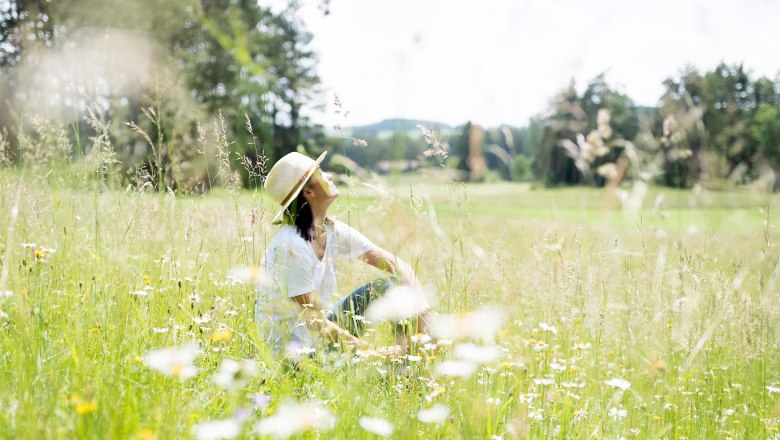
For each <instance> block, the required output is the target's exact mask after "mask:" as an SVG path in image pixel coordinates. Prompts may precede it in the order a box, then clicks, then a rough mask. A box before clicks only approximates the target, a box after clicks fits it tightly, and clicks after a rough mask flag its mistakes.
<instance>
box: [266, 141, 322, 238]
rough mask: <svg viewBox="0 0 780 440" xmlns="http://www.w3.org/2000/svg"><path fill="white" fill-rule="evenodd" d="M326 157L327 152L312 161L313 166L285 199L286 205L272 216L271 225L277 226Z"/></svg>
mask: <svg viewBox="0 0 780 440" xmlns="http://www.w3.org/2000/svg"><path fill="white" fill-rule="evenodd" d="M327 155H328V152H327V151H323V152H322V154H320V157H318V158H317V160H315V161H314V164H312V166H311V167H310V168H309V170H308V171H307V172H306V174H304V175H303V177H301V180H300V181H299V183H298V185H297V186H296V187H295V189H294V190H293V191H292V192H291V193H290V196H289V197H288V199H287V203H285V204H283V205H282V209H281V210H280V211H279V212H278V213H277V214H276V215H275V216H274V218H273V220H271V223H273V224H277V223H280V222H281V221H282V216H284V211H287V208H288V207H289V206H290V204H291V203H292V202H293V200H295V199H296V198H298V194H300V193H301V190H302V189H303V185H305V184H306V182H308V181H309V178H310V177H311V176H312V175H313V174H314V172H315V171H317V169H318V168H319V165H320V163H322V161H323V160H325V156H327Z"/></svg>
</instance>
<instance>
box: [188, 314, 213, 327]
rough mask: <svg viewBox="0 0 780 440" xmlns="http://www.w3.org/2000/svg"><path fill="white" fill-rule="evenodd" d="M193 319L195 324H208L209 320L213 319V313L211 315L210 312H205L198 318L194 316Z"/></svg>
mask: <svg viewBox="0 0 780 440" xmlns="http://www.w3.org/2000/svg"><path fill="white" fill-rule="evenodd" d="M192 321H193V322H194V323H195V324H198V325H200V324H206V323H207V322H210V321H211V315H209V314H208V313H206V314H204V315H203V316H200V317H197V318H192Z"/></svg>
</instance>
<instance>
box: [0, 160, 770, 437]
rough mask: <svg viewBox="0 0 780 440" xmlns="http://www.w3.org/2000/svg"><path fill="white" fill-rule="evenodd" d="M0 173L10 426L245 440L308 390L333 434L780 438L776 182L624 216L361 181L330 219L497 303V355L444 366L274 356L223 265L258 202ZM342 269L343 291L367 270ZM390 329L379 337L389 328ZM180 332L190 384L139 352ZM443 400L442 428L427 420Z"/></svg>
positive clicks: (252, 236) (598, 204) (446, 289)
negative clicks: (750, 191) (467, 368)
mask: <svg viewBox="0 0 780 440" xmlns="http://www.w3.org/2000/svg"><path fill="white" fill-rule="evenodd" d="M106 151H108V150H106ZM101 163H107V162H101ZM220 172H223V171H220ZM225 172H227V171H225ZM100 178H101V177H100V176H97V179H98V180H99V179H100ZM221 178H224V179H228V176H227V175H225V176H221ZM378 185H387V186H385V187H384V188H385V192H384V195H382V196H381V197H380V196H379V195H378V193H377V192H376V188H378ZM0 187H2V191H0V225H2V226H3V228H2V229H3V230H2V235H1V236H0V237H2V238H0V240H2V241H0V256H1V258H2V261H1V262H0V265H1V266H2V272H0V273H2V278H0V408H2V410H0V432H2V433H3V435H4V436H7V437H10V438H74V437H77V438H182V437H189V436H192V435H193V432H194V431H193V427H194V426H195V425H196V424H197V423H200V422H204V421H208V420H217V419H228V418H234V419H236V420H240V421H241V423H242V434H241V436H244V437H252V436H256V434H254V432H255V431H254V427H255V426H256V425H257V424H258V423H259V422H260V421H262V420H265V419H267V418H268V417H269V416H271V415H273V414H276V413H277V411H278V410H279V407H280V405H282V404H284V403H285V402H288V401H297V402H313V401H316V402H322V405H324V407H325V408H327V409H328V410H329V411H331V412H332V414H333V415H334V417H335V426H334V427H333V428H332V429H330V430H327V431H324V432H323V433H322V436H323V437H328V438H330V437H332V438H364V437H365V438H368V437H371V436H374V435H375V434H371V433H369V432H368V431H366V430H365V429H364V428H363V427H361V424H360V422H359V419H360V418H362V417H372V418H381V419H385V420H387V421H389V422H390V423H391V424H392V425H393V431H392V434H391V436H392V437H394V438H491V437H492V436H501V437H503V438H525V437H531V438H620V437H624V438H777V437H778V435H780V432H779V431H778V426H780V397H778V396H780V393H778V391H780V389H778V387H780V362H779V361H778V359H780V349H779V347H780V345H778V341H779V340H778V331H779V330H778V329H780V319H779V318H780V308H778V307H777V304H779V303H780V295H779V293H778V292H780V289H778V279H779V278H780V252H779V251H778V248H777V246H776V243H777V239H778V232H777V226H778V221H777V216H776V215H775V210H776V207H777V201H778V200H777V197H771V196H756V195H743V196H739V195H734V194H693V193H690V192H672V193H669V194H667V199H666V200H667V202H666V208H665V210H663V212H660V211H659V210H657V209H656V210H653V209H652V208H651V207H647V208H646V209H643V210H642V211H640V213H639V214H638V215H636V216H633V215H632V216H626V215H624V214H622V213H621V211H620V210H618V209H616V206H617V205H614V202H612V201H610V200H609V199H608V196H607V195H605V194H604V193H602V192H598V191H595V190H581V189H573V190H537V191H531V190H529V189H528V188H527V187H525V186H520V185H506V184H497V185H490V186H468V185H462V184H457V185H456V184H450V183H442V182H432V181H430V180H428V181H419V182H415V183H414V184H411V185H410V184H409V183H408V182H405V181H401V182H390V183H387V182H385V183H377V184H375V185H373V189H372V188H363V187H361V186H355V187H354V188H352V189H350V191H349V194H350V197H348V198H343V199H342V200H340V201H338V202H337V204H336V205H335V206H334V214H335V215H336V216H337V217H340V218H349V219H350V221H351V222H352V224H353V226H355V227H356V228H358V229H359V230H361V231H362V232H364V233H365V234H366V235H367V236H369V237H370V238H372V239H373V240H374V241H375V242H376V243H377V244H379V245H382V246H383V247H386V248H387V249H390V250H392V251H393V252H395V253H397V254H398V255H400V256H401V257H402V258H404V259H406V260H407V261H411V262H412V263H413V265H414V266H415V267H416V269H417V271H418V273H419V276H420V278H421V279H422V281H423V282H424V283H426V284H427V286H428V290H430V291H431V292H433V293H434V294H435V297H436V303H437V304H436V306H435V308H436V309H437V310H439V311H440V312H441V313H462V312H466V311H470V310H475V309H479V308H480V307H483V306H485V305H493V306H495V307H497V308H498V309H500V310H501V311H502V312H503V314H504V316H505V320H504V321H503V325H502V329H501V331H499V333H498V334H497V336H496V339H495V341H494V343H495V344H496V345H497V346H498V347H499V348H500V358H499V359H498V360H494V361H489V362H487V363H484V364H482V365H480V367H479V368H478V369H477V370H476V372H475V373H474V374H473V375H472V376H470V377H453V376H446V375H439V374H436V371H437V370H436V369H437V365H440V364H441V362H442V361H443V360H447V359H454V358H455V357H456V355H455V349H456V346H457V344H458V341H455V342H454V345H453V346H447V345H444V346H439V347H437V348H435V349H433V348H431V347H426V346H425V345H424V344H423V343H420V344H418V345H416V346H415V347H414V351H413V353H412V355H413V356H419V358H417V357H412V358H407V359H389V358H381V357H378V356H374V355H370V354H367V353H353V352H350V351H334V352H321V353H319V354H318V355H317V356H315V357H314V358H312V359H308V358H304V359H302V360H300V361H299V362H298V363H297V364H296V365H294V366H293V365H291V364H290V363H289V362H286V361H284V360H282V359H280V358H277V357H274V356H273V355H272V354H271V352H270V350H269V349H268V347H266V345H265V344H264V343H263V342H262V340H261V338H260V337H259V331H258V329H257V327H256V325H255V323H254V312H253V310H254V302H255V293H254V290H253V288H252V287H251V286H248V285H245V284H241V283H238V282H236V281H235V280H234V279H232V278H231V277H229V276H228V274H229V273H230V270H231V268H233V267H235V266H253V265H259V264H260V262H261V259H262V254H263V252H264V250H265V247H266V244H267V241H268V240H269V238H270V237H271V236H272V234H273V233H274V228H273V227H271V226H270V225H269V224H268V215H266V214H267V213H268V214H270V213H271V212H269V210H270V211H273V210H274V209H275V206H274V205H273V203H272V202H270V201H268V200H267V199H266V198H264V197H263V195H262V194H259V193H250V192H241V191H239V190H236V189H231V190H229V191H220V190H215V191H213V192H212V193H210V194H209V195H207V196H203V197H183V196H174V195H173V194H171V193H168V194H164V195H155V194H149V193H145V192H143V191H138V190H129V191H120V190H116V189H109V188H108V187H105V186H103V187H99V188H96V187H95V186H90V187H88V190H85V188H84V186H81V187H80V188H81V189H73V188H72V187H69V186H67V185H56V184H52V180H51V177H50V176H49V177H46V173H45V170H25V171H24V172H13V173H12V172H2V173H0ZM410 188H411V191H410ZM652 191H655V192H657V191H659V190H657V189H652V190H651V192H652ZM377 200H382V203H381V204H377V203H376V201H377ZM583 200H586V203H583ZM583 206H585V208H583ZM349 269H350V270H343V271H341V272H340V273H341V278H340V279H339V285H340V286H341V287H342V290H343V291H345V292H346V291H347V290H350V289H351V288H353V287H356V286H357V285H359V284H360V283H362V282H365V281H367V280H369V279H371V278H373V277H374V276H376V274H375V273H374V272H373V271H371V270H368V269H364V268H363V267H362V266H359V265H357V264H355V265H353V266H350V267H349ZM139 292H144V293H145V294H139ZM386 327H387V326H382V325H376V326H375V327H374V328H375V330H374V331H372V332H371V333H370V336H369V338H370V339H371V340H373V341H374V342H375V343H376V344H377V345H382V344H388V343H391V341H392V336H391V335H390V330H389V328H386ZM188 342H195V343H196V344H197V345H198V347H199V348H200V350H201V351H200V354H199V355H198V357H197V359H196V361H195V365H196V367H197V368H198V370H199V371H198V373H197V374H196V375H195V376H194V377H192V378H190V379H186V380H178V379H176V378H175V377H168V376H166V375H163V374H160V373H158V372H155V371H153V370H151V369H150V368H149V366H148V365H147V364H146V362H145V361H144V359H145V358H144V356H145V354H147V353H148V352H149V351H150V350H153V349H157V348H162V347H170V346H182V345H184V344H185V343H188ZM224 359H253V360H255V361H257V363H258V373H257V375H256V376H255V377H254V378H253V379H252V380H251V381H250V382H249V383H248V384H246V385H245V386H242V387H240V388H239V389H236V390H230V391H226V390H224V389H222V388H220V387H219V386H217V385H216V384H215V383H214V380H213V377H214V374H215V373H216V372H217V371H218V370H219V368H220V365H221V362H222V360H224ZM266 396H267V398H268V399H269V401H268V403H267V404H266V403H265V400H266ZM435 404H440V405H443V406H445V407H446V408H448V416H447V417H446V419H445V420H444V422H443V424H441V425H438V424H430V423H423V422H421V421H420V420H418V417H417V414H418V412H419V411H420V410H421V409H427V408H431V407H432V406H433V405H435ZM301 435H302V436H303V437H305V438H314V437H316V434H315V433H312V432H308V433H303V434H301Z"/></svg>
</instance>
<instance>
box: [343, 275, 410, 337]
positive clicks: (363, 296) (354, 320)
mask: <svg viewBox="0 0 780 440" xmlns="http://www.w3.org/2000/svg"><path fill="white" fill-rule="evenodd" d="M396 284H398V280H397V279H396V278H395V277H392V278H381V279H378V280H374V281H372V282H370V283H368V284H365V285H363V286H360V287H358V288H357V289H355V291H354V292H352V293H350V294H349V295H347V296H345V297H343V298H341V299H340V300H338V302H336V303H335V304H334V305H333V312H331V313H330V314H329V315H328V321H332V322H335V323H336V324H338V326H339V327H341V328H343V329H344V330H347V331H349V333H350V334H352V335H353V336H357V337H360V335H362V334H363V331H365V328H366V324H365V323H364V322H363V316H365V314H366V309H368V305H369V304H370V303H371V301H373V300H375V299H377V298H379V297H381V296H382V295H383V294H384V293H385V292H387V291H388V290H389V289H390V288H391V287H392V286H394V285H396ZM396 332H397V333H396V334H402V333H408V332H407V331H406V326H405V325H404V324H402V323H397V324H396Z"/></svg>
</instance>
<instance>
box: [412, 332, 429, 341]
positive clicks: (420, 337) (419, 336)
mask: <svg viewBox="0 0 780 440" xmlns="http://www.w3.org/2000/svg"><path fill="white" fill-rule="evenodd" d="M409 339H411V340H412V342H414V343H416V344H427V343H429V342H431V337H430V336H429V335H426V334H425V333H417V334H415V335H412V336H411V337H410V338H409Z"/></svg>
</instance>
